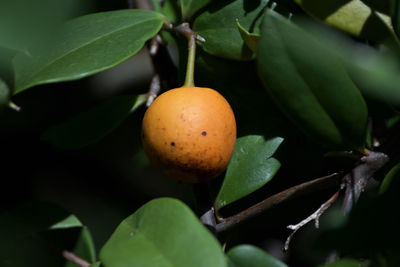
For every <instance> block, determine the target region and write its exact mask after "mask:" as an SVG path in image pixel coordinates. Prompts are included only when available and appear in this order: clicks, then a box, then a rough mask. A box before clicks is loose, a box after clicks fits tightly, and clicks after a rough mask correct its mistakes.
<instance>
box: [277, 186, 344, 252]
mask: <svg viewBox="0 0 400 267" xmlns="http://www.w3.org/2000/svg"><path fill="white" fill-rule="evenodd" d="M339 192H340V191H337V192H336V193H335V194H334V195H333V196H332V197H331V198H329V199H328V200H327V201H326V202H325V203H323V204H322V205H321V206H320V207H319V208H318V209H317V210H316V211H315V212H314V213H313V214H311V215H310V216H308V217H307V218H305V219H304V220H302V221H301V222H299V223H298V224H295V225H293V224H291V225H288V226H287V228H288V229H290V230H292V231H293V232H292V233H290V235H289V236H288V238H287V239H286V242H285V246H284V250H285V251H287V250H288V249H289V243H290V241H291V240H292V237H293V235H294V234H295V233H296V232H297V231H298V230H299V229H300V228H302V227H303V226H304V225H306V224H307V223H309V222H311V221H313V220H314V221H315V228H319V218H320V217H321V215H322V214H323V213H324V212H325V211H326V210H327V209H328V208H329V207H330V206H331V205H332V204H333V203H334V202H335V201H336V199H337V198H338V196H339Z"/></svg>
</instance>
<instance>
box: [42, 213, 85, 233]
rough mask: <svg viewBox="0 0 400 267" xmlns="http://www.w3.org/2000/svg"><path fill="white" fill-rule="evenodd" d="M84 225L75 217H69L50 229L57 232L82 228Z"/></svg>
mask: <svg viewBox="0 0 400 267" xmlns="http://www.w3.org/2000/svg"><path fill="white" fill-rule="evenodd" d="M81 226H82V223H81V222H80V221H79V220H78V218H76V217H75V215H72V214H71V215H69V216H68V217H66V218H64V219H62V220H61V221H59V222H56V223H55V224H53V225H51V226H50V227H49V229H52V230H56V229H66V228H72V227H81Z"/></svg>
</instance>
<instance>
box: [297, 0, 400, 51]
mask: <svg viewBox="0 0 400 267" xmlns="http://www.w3.org/2000/svg"><path fill="white" fill-rule="evenodd" d="M295 2H297V4H299V5H300V6H301V7H302V8H303V9H304V10H305V11H306V12H307V13H309V14H310V15H312V16H314V17H316V18H319V19H321V20H323V21H325V22H326V23H328V24H330V25H332V26H334V27H336V28H338V29H340V30H343V31H345V32H347V33H350V34H352V35H355V36H360V37H362V38H366V39H368V40H373V41H377V42H385V41H387V42H393V43H397V42H398V40H397V39H396V38H395V35H394V33H393V30H392V28H391V22H390V17H388V16H386V15H384V14H380V13H377V12H376V11H374V10H372V9H371V8H370V7H368V6H367V5H366V4H364V3H363V2H362V1H361V0H351V1H350V0H348V1H336V0H328V1H323V2H322V1H318V0H295Z"/></svg>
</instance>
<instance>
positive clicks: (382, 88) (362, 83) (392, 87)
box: [347, 47, 400, 107]
mask: <svg viewBox="0 0 400 267" xmlns="http://www.w3.org/2000/svg"><path fill="white" fill-rule="evenodd" d="M360 51H362V50H361V49H359V48H357V47H356V48H355V49H353V50H350V51H348V55H349V56H348V57H347V66H348V69H349V74H350V76H351V78H352V79H353V81H354V83H355V84H356V85H357V86H358V87H359V88H360V90H361V92H362V93H363V94H365V95H366V96H368V97H369V98H372V99H375V100H378V101H380V102H383V103H387V104H390V105H394V106H397V107H400V87H399V84H400V76H399V73H400V63H399V57H398V55H397V54H395V53H392V52H390V51H386V52H384V53H382V52H377V51H375V50H368V51H365V53H360ZM357 52H358V53H357Z"/></svg>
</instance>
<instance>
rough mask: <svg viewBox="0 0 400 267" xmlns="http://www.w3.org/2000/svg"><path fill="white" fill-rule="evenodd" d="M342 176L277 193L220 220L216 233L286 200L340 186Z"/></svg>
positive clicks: (317, 180) (328, 177)
mask: <svg viewBox="0 0 400 267" xmlns="http://www.w3.org/2000/svg"><path fill="white" fill-rule="evenodd" d="M341 177H342V174H340V173H334V174H331V175H328V176H324V177H321V178H318V179H315V180H312V181H309V182H306V183H302V184H299V185H296V186H293V187H291V188H289V189H286V190H284V191H282V192H280V193H277V194H275V195H273V196H270V197H269V198H267V199H265V200H263V201H261V202H259V203H257V204H255V205H253V206H251V207H250V208H248V209H246V210H244V211H242V212H240V213H238V214H236V215H233V216H231V217H228V218H226V219H220V221H221V222H220V223H218V224H217V232H218V233H220V232H225V231H227V230H229V229H231V228H234V227H236V226H238V225H240V224H241V223H243V222H245V221H247V220H249V219H251V218H253V217H255V216H257V215H259V214H261V213H263V212H265V211H267V210H269V209H271V208H274V207H276V206H278V205H279V204H282V203H284V202H286V201H288V200H292V199H294V198H296V197H299V196H302V195H304V194H307V193H310V192H315V191H318V190H323V189H327V188H332V187H335V186H336V187H337V186H339V185H340V179H341Z"/></svg>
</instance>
